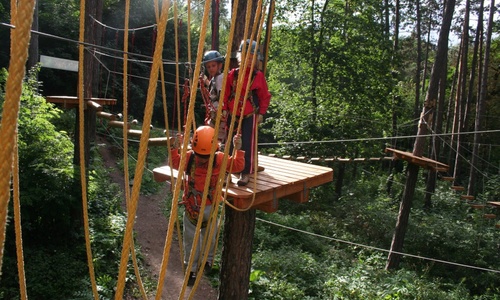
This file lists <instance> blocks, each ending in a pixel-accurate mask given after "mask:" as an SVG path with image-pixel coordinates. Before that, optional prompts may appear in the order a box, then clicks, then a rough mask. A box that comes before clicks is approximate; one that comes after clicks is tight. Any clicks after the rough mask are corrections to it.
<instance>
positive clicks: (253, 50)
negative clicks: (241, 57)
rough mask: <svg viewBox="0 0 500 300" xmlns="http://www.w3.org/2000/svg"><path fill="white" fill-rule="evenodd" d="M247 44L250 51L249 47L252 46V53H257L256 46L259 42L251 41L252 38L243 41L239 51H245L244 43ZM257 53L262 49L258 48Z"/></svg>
mask: <svg viewBox="0 0 500 300" xmlns="http://www.w3.org/2000/svg"><path fill="white" fill-rule="evenodd" d="M245 44H246V46H245V47H246V48H245V49H246V50H247V51H248V48H249V47H250V53H252V54H255V48H256V47H257V42H256V41H250V39H248V40H246V41H241V44H240V48H239V49H238V52H241V51H243V45H245ZM257 54H258V55H260V50H259V49H257Z"/></svg>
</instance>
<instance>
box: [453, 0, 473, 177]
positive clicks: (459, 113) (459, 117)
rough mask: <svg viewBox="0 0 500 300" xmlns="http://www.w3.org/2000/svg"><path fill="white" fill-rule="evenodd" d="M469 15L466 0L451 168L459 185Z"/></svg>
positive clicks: (468, 6) (468, 5)
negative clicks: (455, 142) (453, 161)
mask: <svg viewBox="0 0 500 300" xmlns="http://www.w3.org/2000/svg"><path fill="white" fill-rule="evenodd" d="M469 15H470V1H469V0H467V2H466V4H465V18H464V24H463V29H462V43H461V48H462V50H461V53H462V55H461V56H460V70H459V75H458V86H457V97H456V99H457V100H456V104H455V105H456V107H455V120H456V121H455V122H454V123H455V126H456V127H455V132H456V133H457V137H456V141H457V144H456V148H455V166H454V170H453V177H454V178H455V180H454V182H453V184H454V185H460V184H461V183H460V181H461V180H460V178H459V177H461V176H460V172H461V170H460V167H461V164H460V161H461V153H462V151H461V148H462V147H461V146H460V145H461V141H462V137H461V135H460V132H461V131H462V129H463V126H464V124H465V120H464V116H465V100H466V93H467V83H466V82H467V61H468V55H469Z"/></svg>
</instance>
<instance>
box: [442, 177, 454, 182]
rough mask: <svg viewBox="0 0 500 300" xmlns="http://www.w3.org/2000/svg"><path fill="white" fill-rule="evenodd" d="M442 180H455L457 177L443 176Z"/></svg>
mask: <svg viewBox="0 0 500 300" xmlns="http://www.w3.org/2000/svg"><path fill="white" fill-rule="evenodd" d="M441 180H444V181H453V180H455V177H441Z"/></svg>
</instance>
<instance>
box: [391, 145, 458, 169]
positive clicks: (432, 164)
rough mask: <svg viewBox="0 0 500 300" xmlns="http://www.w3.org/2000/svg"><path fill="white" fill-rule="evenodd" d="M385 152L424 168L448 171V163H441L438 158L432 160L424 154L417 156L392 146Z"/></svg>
mask: <svg viewBox="0 0 500 300" xmlns="http://www.w3.org/2000/svg"><path fill="white" fill-rule="evenodd" d="M385 152H391V153H392V154H393V156H394V157H395V158H399V159H402V160H406V161H408V162H409V163H412V164H415V165H417V166H420V167H422V168H426V169H433V170H435V171H437V172H446V171H448V168H449V167H448V165H445V164H443V163H440V162H438V161H436V160H432V159H430V158H427V157H424V156H415V155H413V154H412V153H410V152H406V151H401V150H397V149H392V148H385Z"/></svg>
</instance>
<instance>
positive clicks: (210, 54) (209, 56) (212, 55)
mask: <svg viewBox="0 0 500 300" xmlns="http://www.w3.org/2000/svg"><path fill="white" fill-rule="evenodd" d="M224 60H225V59H224V56H222V55H221V54H220V53H219V51H216V50H210V51H207V52H205V54H204V55H203V63H207V62H209V61H216V62H224Z"/></svg>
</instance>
